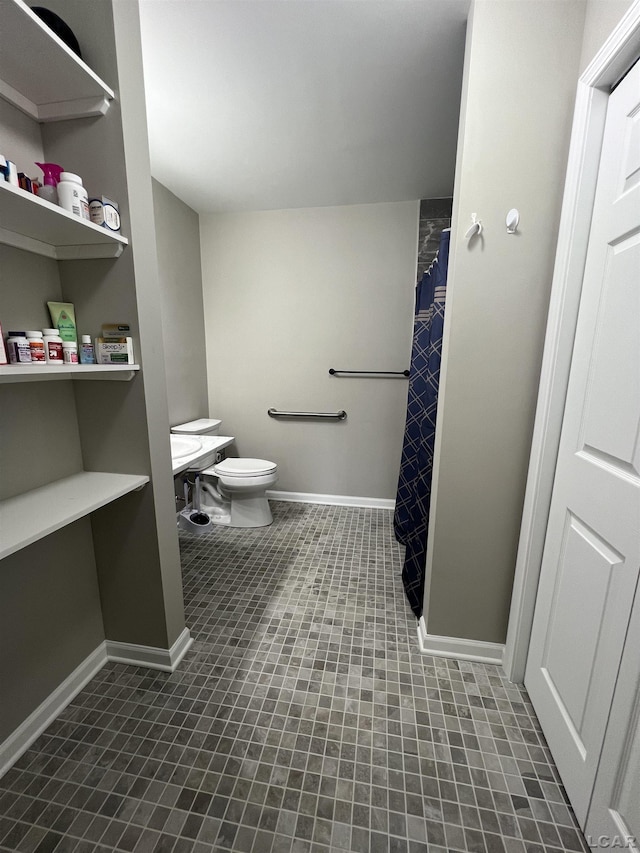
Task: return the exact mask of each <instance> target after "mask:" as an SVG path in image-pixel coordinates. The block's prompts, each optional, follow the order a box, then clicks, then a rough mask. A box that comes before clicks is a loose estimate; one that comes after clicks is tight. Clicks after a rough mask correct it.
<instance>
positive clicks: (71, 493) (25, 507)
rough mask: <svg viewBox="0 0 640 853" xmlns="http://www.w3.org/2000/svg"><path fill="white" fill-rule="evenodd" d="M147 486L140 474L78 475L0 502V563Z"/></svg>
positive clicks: (93, 473)
mask: <svg viewBox="0 0 640 853" xmlns="http://www.w3.org/2000/svg"><path fill="white" fill-rule="evenodd" d="M148 482H149V477H147V476H146V475H143V474H105V473H100V472H95V471H93V472H90V471H81V472H80V473H78V474H73V475H72V476H71V477H65V478H64V479H62V480H56V481H54V482H53V483H48V484H47V485H46V486H41V487H40V488H39V489H33V490H32V491H29V492H24V494H22V495H17V496H16V497H14V498H8V499H7V500H4V501H0V559H2V558H4V557H8V556H9V554H14V553H15V552H16V551H19V550H20V549H21V548H26V546H27V545H31V544H32V543H33V542H37V541H38V539H42V538H44V537H45V536H49V534H50V533H55V531H56V530H60V529H61V528H62V527H66V525H67V524H71V523H72V522H74V521H77V520H78V519H79V518H82V517H83V516H85V515H88V514H89V513H90V512H93V511H94V510H96V509H100V507H102V506H105V505H106V504H108V503H111V501H115V500H117V499H118V498H121V497H122V496H123V495H126V494H128V493H129V492H132V491H134V490H135V489H138V488H140V487H141V486H144V484H145V483H148Z"/></svg>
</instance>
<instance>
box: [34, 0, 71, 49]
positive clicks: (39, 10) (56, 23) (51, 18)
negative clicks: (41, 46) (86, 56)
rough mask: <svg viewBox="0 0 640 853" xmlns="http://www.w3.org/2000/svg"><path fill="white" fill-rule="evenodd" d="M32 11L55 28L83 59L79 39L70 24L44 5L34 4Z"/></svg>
mask: <svg viewBox="0 0 640 853" xmlns="http://www.w3.org/2000/svg"><path fill="white" fill-rule="evenodd" d="M31 11H32V12H35V14H36V15H37V16H38V17H39V18H40V20H41V21H44V23H45V24H46V25H47V26H48V27H49V29H50V30H53V32H54V33H55V34H56V35H57V36H58V38H59V39H61V40H62V41H63V42H64V43H65V44H66V46H67V47H69V48H71V50H72V51H73V52H74V53H75V54H76V55H77V56H79V57H80V59H82V53H81V52H80V45H79V44H78V39H77V38H76V37H75V36H74V34H73V30H72V29H71V27H70V26H69V25H68V24H65V22H64V21H63V20H62V18H61V17H60V16H59V15H56V13H55V12H52V11H51V9H45V8H44V6H32V7H31Z"/></svg>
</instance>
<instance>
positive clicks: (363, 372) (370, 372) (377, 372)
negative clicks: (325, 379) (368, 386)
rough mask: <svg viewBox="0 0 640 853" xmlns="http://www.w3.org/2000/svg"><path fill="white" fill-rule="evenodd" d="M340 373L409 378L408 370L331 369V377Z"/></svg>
mask: <svg viewBox="0 0 640 853" xmlns="http://www.w3.org/2000/svg"><path fill="white" fill-rule="evenodd" d="M339 373H346V374H349V375H355V374H359V375H364V376H408V375H409V371H408V370H336V369H335V368H333V367H330V368H329V375H330V376H337V375H338V374H339Z"/></svg>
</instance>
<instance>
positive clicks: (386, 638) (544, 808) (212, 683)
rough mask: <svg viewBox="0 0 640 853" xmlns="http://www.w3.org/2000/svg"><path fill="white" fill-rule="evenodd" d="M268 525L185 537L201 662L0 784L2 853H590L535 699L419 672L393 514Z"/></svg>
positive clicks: (125, 689)
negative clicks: (542, 728)
mask: <svg viewBox="0 0 640 853" xmlns="http://www.w3.org/2000/svg"><path fill="white" fill-rule="evenodd" d="M273 509H274V517H275V521H274V524H273V525H272V526H271V527H268V528H262V529H257V530H230V529H225V528H217V529H216V530H215V531H214V533H213V534H210V535H207V536H201V537H192V536H190V535H185V536H183V537H182V539H181V549H182V560H183V569H184V581H185V600H186V608H187V624H188V625H189V627H190V628H191V631H192V633H193V636H194V637H195V643H194V645H193V647H192V649H191V651H190V652H189V653H188V654H187V657H186V658H185V660H184V662H183V663H182V664H181V666H180V667H179V669H178V671H177V672H175V673H174V674H172V675H169V674H166V673H160V672H153V671H150V670H145V669H137V668H134V667H127V666H124V665H121V664H109V665H108V666H106V667H105V668H104V669H103V670H102V671H101V672H100V673H99V674H98V675H97V676H96V678H95V679H93V681H91V682H90V684H89V685H88V686H87V688H86V689H85V690H84V691H83V692H82V693H81V694H80V695H79V696H78V697H77V698H76V699H75V700H74V701H73V702H72V703H71V704H70V705H69V707H68V708H67V709H66V710H65V711H64V712H63V713H62V714H61V715H60V717H59V718H58V719H57V720H56V721H55V722H54V723H53V724H52V725H51V726H50V727H49V728H48V729H47V731H46V733H45V734H43V735H42V736H41V737H40V738H39V739H38V740H37V741H36V742H35V743H34V745H33V746H32V748H31V749H29V750H28V751H27V752H26V753H25V754H24V756H23V757H22V758H21V759H20V760H19V761H18V763H17V764H16V765H15V766H14V768H13V769H12V770H10V771H9V772H8V773H7V774H6V775H5V776H4V778H3V779H2V780H0V849H1V850H3V851H7V850H10V851H20V853H33V852H34V851H36V852H37V853H51V851H56V853H70V851H74V853H90V851H104V853H106V852H107V851H114V850H119V851H135V853H151V851H157V853H170V851H172V852H173V853H191V851H193V853H210V851H230V850H232V851H238V853H240V852H241V851H244V852H245V853H249V851H255V853H270V851H271V853H329V851H331V853H339V851H358V853H370V851H371V853H423V852H424V851H431V853H444V851H446V850H451V851H469V853H544V851H548V853H555V851H560V850H565V851H581V850H583V849H586V848H585V846H584V841H583V840H582V836H581V835H580V833H579V831H577V829H576V824H575V820H574V818H573V815H572V813H571V811H570V809H569V807H568V806H567V801H566V797H565V795H564V792H563V789H562V787H561V785H560V783H559V779H558V775H557V772H556V769H555V767H554V765H553V762H552V760H551V757H550V754H549V751H548V749H547V747H546V745H545V743H544V740H543V738H542V736H541V734H540V729H539V725H538V722H537V720H536V718H535V716H534V713H533V710H532V708H531V705H530V703H529V701H528V698H527V695H526V693H525V691H524V690H522V689H519V688H518V687H515V686H513V685H510V684H509V683H508V682H506V681H505V680H504V678H503V677H502V676H501V674H500V671H499V670H498V669H497V668H496V667H491V666H484V665H480V664H470V663H458V662H455V661H452V660H444V659H436V658H432V657H426V656H421V655H420V654H419V652H418V650H417V642H416V630H415V620H414V618H413V616H412V615H411V612H410V610H409V608H408V606H407V605H406V602H405V600H404V596H403V592H402V585H401V583H400V580H399V571H400V566H401V552H400V548H399V546H398V545H397V544H396V542H395V540H394V538H393V532H392V519H391V513H390V512H389V511H386V510H369V509H354V508H341V507H327V506H310V505H303V504H287V503H274V504H273Z"/></svg>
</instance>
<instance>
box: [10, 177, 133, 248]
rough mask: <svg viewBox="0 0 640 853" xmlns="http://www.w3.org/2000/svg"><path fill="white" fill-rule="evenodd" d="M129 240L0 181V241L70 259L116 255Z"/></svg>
mask: <svg viewBox="0 0 640 853" xmlns="http://www.w3.org/2000/svg"><path fill="white" fill-rule="evenodd" d="M128 242H129V241H128V240H127V238H126V237H122V236H121V235H120V234H114V233H112V232H111V231H108V230H107V229H106V228H102V227H101V226H100V225H96V224H95V223H93V222H87V220H85V219H80V217H79V216H75V214H73V213H69V211H67V210H64V209H63V208H62V207H58V205H56V204H52V203H51V202H50V201H46V200H45V199H43V198H39V196H36V195H33V193H28V192H26V191H25V190H22V189H20V187H15V186H13V184H8V183H7V182H6V181H3V182H2V183H0V243H5V244H6V245H8V246H14V247H15V248H16V249H25V250H26V251H27V252H34V253H35V254H36V255H44V256H45V257H47V258H53V259H54V260H56V261H70V260H86V259H88V258H117V257H119V256H120V255H121V254H122V250H123V249H124V247H125V246H126V245H127V244H128Z"/></svg>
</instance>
